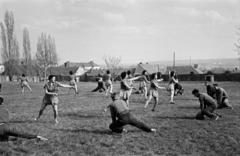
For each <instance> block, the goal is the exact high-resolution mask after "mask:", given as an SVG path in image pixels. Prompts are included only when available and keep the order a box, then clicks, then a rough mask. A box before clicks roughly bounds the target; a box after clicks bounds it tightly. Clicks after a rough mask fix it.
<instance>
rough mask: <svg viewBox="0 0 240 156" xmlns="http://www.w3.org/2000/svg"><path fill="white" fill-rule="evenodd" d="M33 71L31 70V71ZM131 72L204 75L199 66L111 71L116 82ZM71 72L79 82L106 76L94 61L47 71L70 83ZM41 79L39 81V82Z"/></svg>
mask: <svg viewBox="0 0 240 156" xmlns="http://www.w3.org/2000/svg"><path fill="white" fill-rule="evenodd" d="M30 69H31V70H30ZM127 70H130V71H131V72H132V74H133V75H134V76H137V75H141V74H142V71H143V70H146V71H147V72H148V74H149V75H150V74H152V73H159V74H161V75H168V71H172V70H174V71H176V72H177V74H178V75H198V74H203V72H202V71H201V70H199V69H198V65H194V66H190V65H189V66H175V67H170V66H168V67H167V68H166V70H160V69H159V67H158V66H155V65H151V64H148V63H139V64H137V65H136V67H133V68H116V69H110V72H111V75H112V77H113V79H114V80H116V81H118V80H120V74H121V73H122V72H123V71H127ZM25 71H26V67H25V66H24V65H22V66H20V67H18V70H16V74H15V78H13V80H15V79H17V77H18V76H19V75H21V74H22V73H25ZM69 71H72V72H73V73H74V74H75V75H76V80H77V81H95V80H96V78H98V77H101V76H103V75H104V73H105V70H104V69H102V68H101V67H100V65H98V64H96V63H94V62H93V61H90V62H86V63H76V62H70V61H67V62H65V63H64V64H62V65H60V66H58V67H49V68H48V69H47V73H46V74H47V75H51V74H53V75H56V76H57V80H58V81H68V80H69ZM28 73H30V74H29V75H32V77H33V78H30V81H31V80H32V81H41V80H43V75H44V74H43V73H42V71H40V70H39V69H37V68H34V67H31V68H30V67H29V71H28ZM37 77H39V80H37V79H38V78H37Z"/></svg>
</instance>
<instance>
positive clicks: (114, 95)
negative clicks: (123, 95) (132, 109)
mask: <svg viewBox="0 0 240 156" xmlns="http://www.w3.org/2000/svg"><path fill="white" fill-rule="evenodd" d="M111 98H112V100H113V101H115V100H118V99H120V97H119V93H117V92H114V93H112V94H111Z"/></svg>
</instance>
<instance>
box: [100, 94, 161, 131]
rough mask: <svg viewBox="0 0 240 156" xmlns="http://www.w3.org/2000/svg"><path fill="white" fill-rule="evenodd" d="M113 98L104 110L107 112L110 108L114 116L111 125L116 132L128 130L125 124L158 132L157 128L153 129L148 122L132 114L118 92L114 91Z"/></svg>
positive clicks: (111, 128)
mask: <svg viewBox="0 0 240 156" xmlns="http://www.w3.org/2000/svg"><path fill="white" fill-rule="evenodd" d="M111 98H112V100H113V102H112V103H111V104H110V105H109V106H108V107H107V108H106V109H104V112H106V111H107V109H108V108H110V113H111V117H112V123H111V124H110V125H109V128H110V130H112V131H113V132H116V133H122V132H127V130H126V129H124V128H123V126H125V125H132V126H134V127H137V128H139V129H142V130H143V131H145V132H156V129H151V128H150V127H148V126H147V125H146V124H144V123H143V122H140V121H139V120H138V119H136V118H134V117H133V116H132V114H131V113H130V112H129V109H128V107H127V105H126V102H125V101H123V100H121V99H120V97H119V94H118V93H113V94H112V95H111Z"/></svg>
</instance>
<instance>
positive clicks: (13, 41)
mask: <svg viewBox="0 0 240 156" xmlns="http://www.w3.org/2000/svg"><path fill="white" fill-rule="evenodd" d="M4 23H5V27H4V24H3V23H2V22H1V23H0V27H1V40H2V48H1V54H2V61H3V62H4V63H5V66H6V69H5V73H6V74H7V75H8V76H9V77H10V79H11V78H12V75H13V69H14V68H15V66H16V65H17V62H18V60H19V45H18V41H17V38H16V35H14V17H13V13H12V12H8V11H6V13H5V16H4Z"/></svg>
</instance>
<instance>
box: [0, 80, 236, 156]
mask: <svg viewBox="0 0 240 156" xmlns="http://www.w3.org/2000/svg"><path fill="white" fill-rule="evenodd" d="M43 85H44V83H30V86H31V87H32V89H33V91H34V92H35V93H34V94H33V95H32V94H31V93H30V92H29V91H26V97H25V98H23V97H22V96H21V91H20V87H19V84H18V83H4V84H3V88H2V93H1V94H2V96H3V97H4V99H5V105H7V107H8V109H9V112H10V118H11V121H12V122H13V123H14V124H16V125H17V126H19V127H21V128H22V129H27V130H29V131H31V132H34V133H37V134H39V135H42V136H44V137H46V138H48V139H49V140H48V141H46V142H41V141H36V140H26V139H21V138H18V139H16V140H11V141H9V142H1V143H0V153H1V156H3V155H23V156H26V155H44V156H47V155H49V156H50V155H51V156H52V155H53V156H58V155H61V156H67V155H69V156H84V155H98V156H102V155H114V156H118V155H131V156H133V155H144V156H148V155H149V156H154V155H208V156H209V155H240V148H239V147H240V146H239V145H240V143H239V142H240V122H239V121H240V119H239V111H240V108H239V106H238V104H239V99H240V94H239V89H238V88H239V87H240V84H239V83H220V85H221V86H223V88H225V89H226V91H227V92H228V93H229V95H230V97H231V103H232V105H233V107H234V110H227V109H222V110H219V111H218V112H219V113H221V114H222V115H223V117H222V118H220V119H219V120H217V121H211V120H209V119H206V120H204V121H197V120H195V119H194V117H195V115H196V113H197V112H198V111H199V104H198V101H197V99H196V98H194V97H193V96H192V95H191V91H192V89H193V88H199V89H200V91H202V92H205V87H204V85H203V83H191V82H189V83H183V84H182V85H183V87H184V88H185V90H186V92H185V94H184V95H183V96H177V97H175V102H176V105H170V104H168V101H169V96H168V93H167V92H166V91H160V95H161V96H160V98H159V99H160V103H159V105H158V106H157V109H156V111H155V112H151V111H150V110H151V107H152V103H150V105H149V106H148V108H147V110H148V111H147V112H143V111H142V108H143V106H144V101H141V100H139V95H136V94H133V95H132V97H131V100H130V107H131V109H132V114H133V115H134V116H136V117H137V118H138V119H140V120H142V121H144V122H146V123H147V124H148V125H149V126H151V127H153V128H156V129H157V132H156V133H145V132H143V131H141V130H139V129H136V128H134V127H130V126H126V128H127V129H128V130H129V132H128V133H125V134H121V135H119V134H113V133H111V132H110V131H109V130H108V125H109V124H110V122H111V119H110V115H109V112H108V113H106V114H101V110H102V108H103V107H105V106H107V105H108V104H109V103H110V102H111V99H110V98H109V97H105V96H104V94H102V93H91V92H90V91H91V90H92V89H93V88H95V87H96V83H83V82H81V83H79V84H78V88H79V92H80V94H79V95H77V96H76V99H73V92H72V95H67V92H68V89H65V88H61V89H60V92H59V99H60V103H59V122H60V123H59V124H58V125H55V124H54V122H53V111H52V108H51V107H50V106H49V107H48V108H47V109H46V111H45V112H44V114H43V116H42V118H41V119H40V120H39V121H38V122H34V121H33V119H34V117H36V116H37V114H38V111H39V108H40V106H41V100H42V97H43V95H44V90H43ZM164 85H166V84H164ZM118 88H119V84H114V90H117V89H118Z"/></svg>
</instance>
